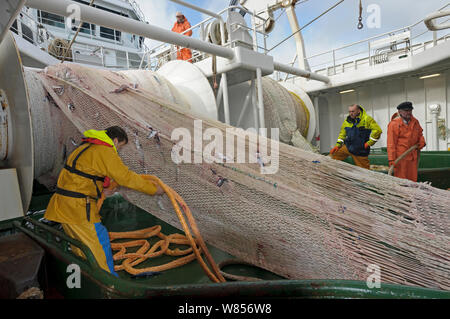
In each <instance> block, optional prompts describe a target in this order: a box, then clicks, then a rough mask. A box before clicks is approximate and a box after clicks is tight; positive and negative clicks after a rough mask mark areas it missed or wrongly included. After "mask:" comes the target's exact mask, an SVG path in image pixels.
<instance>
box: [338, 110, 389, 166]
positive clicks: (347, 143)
mask: <svg viewBox="0 0 450 319" xmlns="http://www.w3.org/2000/svg"><path fill="white" fill-rule="evenodd" d="M381 133H382V131H381V128H380V126H379V125H378V124H377V122H375V120H374V119H373V118H372V117H371V116H369V115H368V114H367V113H366V110H364V108H363V107H362V106H361V105H358V104H353V105H351V106H349V107H348V116H347V118H346V120H345V121H344V123H342V127H341V131H340V132H339V136H338V140H337V143H336V145H335V146H334V147H333V148H332V149H331V151H330V155H331V157H332V158H333V159H335V160H339V161H344V160H345V159H346V158H347V157H349V156H351V157H352V158H353V161H354V162H355V164H356V165H357V166H359V167H362V168H367V169H370V162H369V153H370V147H371V146H373V145H374V144H375V143H376V142H377V141H378V139H379V138H380V136H381Z"/></svg>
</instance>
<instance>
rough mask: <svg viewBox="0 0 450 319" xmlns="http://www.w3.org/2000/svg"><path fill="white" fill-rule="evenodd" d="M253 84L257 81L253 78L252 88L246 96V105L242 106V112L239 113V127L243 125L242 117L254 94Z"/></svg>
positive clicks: (237, 123)
mask: <svg viewBox="0 0 450 319" xmlns="http://www.w3.org/2000/svg"><path fill="white" fill-rule="evenodd" d="M253 85H255V82H254V81H253V80H252V84H250V89H249V90H248V92H247V95H246V96H245V101H244V106H243V107H242V110H241V114H239V118H238V121H237V122H236V127H239V126H240V125H241V121H242V118H243V117H244V114H245V111H247V108H248V105H249V104H250V100H251V97H252V94H253V87H252V86H253Z"/></svg>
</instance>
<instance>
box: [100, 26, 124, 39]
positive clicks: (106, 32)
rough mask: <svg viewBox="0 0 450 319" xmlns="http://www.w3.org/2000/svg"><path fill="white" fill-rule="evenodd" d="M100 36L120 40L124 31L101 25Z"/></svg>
mask: <svg viewBox="0 0 450 319" xmlns="http://www.w3.org/2000/svg"><path fill="white" fill-rule="evenodd" d="M100 36H101V37H102V38H106V39H110V40H115V41H120V39H121V37H122V32H120V31H117V30H113V29H110V28H105V27H100Z"/></svg>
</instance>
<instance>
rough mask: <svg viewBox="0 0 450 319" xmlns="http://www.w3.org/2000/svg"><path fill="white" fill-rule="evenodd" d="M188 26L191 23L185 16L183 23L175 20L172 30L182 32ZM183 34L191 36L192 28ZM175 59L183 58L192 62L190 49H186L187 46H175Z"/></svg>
mask: <svg viewBox="0 0 450 319" xmlns="http://www.w3.org/2000/svg"><path fill="white" fill-rule="evenodd" d="M190 27H191V24H190V23H189V21H188V20H187V19H186V17H185V18H184V22H183V23H178V22H175V24H174V25H173V28H172V31H173V32H176V33H183V32H184V31H186V30H187V29H189V28H190ZM184 35H187V36H189V37H190V36H192V30H190V31H188V32H186V33H184ZM177 60H184V61H188V62H191V63H192V52H191V50H190V49H187V48H180V47H178V46H177Z"/></svg>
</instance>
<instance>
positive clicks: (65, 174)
mask: <svg viewBox="0 0 450 319" xmlns="http://www.w3.org/2000/svg"><path fill="white" fill-rule="evenodd" d="M84 136H85V138H83V143H82V144H81V145H80V146H79V147H78V148H76V149H75V150H74V151H73V152H72V153H71V154H70V155H69V157H68V159H67V162H66V164H65V165H64V168H63V170H62V171H61V173H60V174H59V177H58V183H57V188H56V192H55V194H54V195H53V196H52V198H51V199H50V202H49V204H48V207H47V210H46V212H45V215H44V217H45V218H46V219H48V220H51V221H55V222H58V223H61V224H62V227H63V229H64V231H65V232H66V234H67V235H68V236H70V237H72V238H75V239H77V240H79V241H81V242H82V243H84V244H85V245H86V246H87V247H89V248H90V250H91V251H92V253H93V255H94V256H95V258H96V260H97V262H98V264H99V265H100V267H101V268H103V269H105V270H106V271H108V272H110V273H111V274H113V275H115V276H117V274H116V273H115V271H114V263H113V258H112V250H111V244H110V240H109V236H108V231H107V230H106V228H105V226H103V224H102V223H101V222H100V215H99V212H98V211H97V205H96V202H97V200H98V199H99V198H100V196H101V193H102V191H103V187H104V186H105V187H106V186H107V184H108V183H109V182H110V181H111V180H114V181H116V182H117V183H118V184H119V185H121V186H125V187H128V188H131V189H134V190H137V191H140V192H142V193H145V194H149V195H162V194H164V191H163V190H162V189H161V188H160V187H159V186H157V185H155V184H153V183H152V182H151V181H148V180H145V179H144V178H143V177H141V176H140V175H138V174H136V173H134V172H132V171H130V170H129V169H128V167H127V166H125V164H124V163H123V162H122V160H121V159H120V157H119V154H118V151H119V150H120V149H121V148H122V147H123V146H124V145H125V144H127V143H128V137H127V134H126V132H125V131H124V130H123V129H122V128H120V127H118V126H112V127H110V128H108V129H106V130H104V131H97V130H88V131H85V132H84ZM72 251H73V252H74V253H76V254H78V255H80V256H83V253H82V252H81V250H79V249H78V248H75V247H72Z"/></svg>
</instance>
